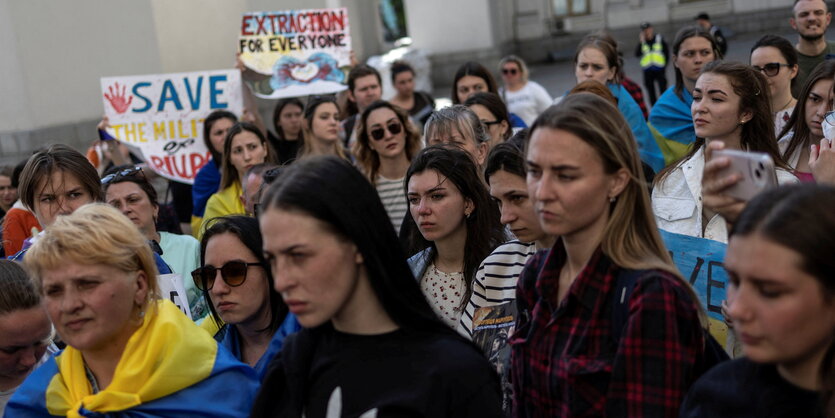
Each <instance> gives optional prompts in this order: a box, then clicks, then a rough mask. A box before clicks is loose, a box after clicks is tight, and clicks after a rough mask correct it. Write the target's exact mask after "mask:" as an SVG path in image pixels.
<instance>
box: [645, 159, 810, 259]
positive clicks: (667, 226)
mask: <svg viewBox="0 0 835 418" xmlns="http://www.w3.org/2000/svg"><path fill="white" fill-rule="evenodd" d="M704 167H705V155H704V146H702V147H701V148H700V149H699V150H698V151H696V153H695V154H693V156H692V157H690V158H689V159H687V160H686V161H684V162H682V163H680V164H679V165H678V166H676V167H675V168H674V169H673V170H672V171H671V172H670V173H669V174H668V175H667V177H665V178H664V180H663V181H661V182H660V183H658V184H656V185H655V187H654V188H653V190H652V210H653V212H654V213H655V222H656V223H657V224H658V227H659V228H661V229H663V230H665V231H669V232H674V233H676V234H683V235H689V236H691V237H698V238H707V239H712V240H714V241H719V242H724V243H727V242H728V224H727V222H725V219H724V218H722V217H721V216H720V215H718V214H717V215H714V216H713V217H712V218H710V220H709V221H708V223H707V226H705V227H703V226H702V173H703V171H704ZM797 181H798V180H797V178H796V177H795V176H794V175H793V174H792V173H790V172H788V171H785V170H782V169H777V183H778V184H781V185H783V184H791V183H797ZM702 231H704V233H702Z"/></svg>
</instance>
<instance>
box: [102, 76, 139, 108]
mask: <svg viewBox="0 0 835 418" xmlns="http://www.w3.org/2000/svg"><path fill="white" fill-rule="evenodd" d="M114 87H115V89H114ZM121 87H122V90H121V91H119V83H115V84H114V85H112V86H110V87H108V88H107V90H108V91H109V92H110V94H107V93H104V98H105V99H107V101H109V102H110V105H111V106H113V109H114V110H116V113H119V114H122V113H125V112H126V111H127V110H128V106H130V103H131V102H132V101H133V96H129V97H127V100H125V86H124V85H122V86H121Z"/></svg>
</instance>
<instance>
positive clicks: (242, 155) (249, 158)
mask: <svg viewBox="0 0 835 418" xmlns="http://www.w3.org/2000/svg"><path fill="white" fill-rule="evenodd" d="M273 153H274V151H273V149H272V147H271V146H270V145H269V143H268V142H267V138H266V137H265V136H264V134H263V133H262V132H261V130H260V129H259V128H258V127H257V126H255V125H254V124H251V123H248V122H239V123H237V124H235V125H234V126H232V127H231V128H229V132H228V133H227V134H226V140H225V141H224V143H223V162H222V163H221V172H222V174H223V175H222V177H221V182H220V191H218V192H217V193H215V194H214V195H212V197H210V198H209V202H208V203H206V213H205V215H204V216H203V226H201V228H200V230H199V231H198V232H197V236H198V237H201V236H202V234H203V229H205V225H206V223H207V222H208V221H210V220H212V219H214V218H217V217H220V216H227V215H245V214H246V207H245V206H244V203H243V200H242V199H241V196H242V192H243V189H242V188H241V182H242V181H243V179H244V174H246V171H247V170H249V169H250V168H251V167H253V166H255V165H258V164H261V163H264V162H268V163H275V156H274V155H273Z"/></svg>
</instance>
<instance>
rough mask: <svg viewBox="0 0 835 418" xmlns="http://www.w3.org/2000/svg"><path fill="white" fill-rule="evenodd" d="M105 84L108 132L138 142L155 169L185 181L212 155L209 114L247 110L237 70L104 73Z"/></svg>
mask: <svg viewBox="0 0 835 418" xmlns="http://www.w3.org/2000/svg"><path fill="white" fill-rule="evenodd" d="M101 89H102V100H103V104H104V111H105V115H107V116H108V118H110V126H111V128H110V129H109V132H110V133H111V134H112V135H113V136H114V137H116V138H117V139H118V140H120V141H122V142H125V143H126V144H128V145H133V146H135V147H137V148H139V149H140V150H141V151H142V154H143V156H144V157H145V160H146V161H147V162H148V165H149V166H150V167H151V168H152V169H153V170H154V171H155V172H157V173H158V174H160V175H162V176H164V177H166V178H168V179H171V180H175V181H179V182H182V183H186V184H192V183H193V182H194V175H195V174H196V173H197V170H199V169H200V167H202V166H203V165H204V164H206V163H207V162H208V161H209V158H211V154H210V153H209V150H207V149H206V146H205V144H204V143H203V120H204V119H205V118H206V116H208V115H209V114H210V113H211V112H212V111H215V110H218V109H223V110H228V111H230V112H232V113H234V114H236V115H240V114H241V113H242V111H243V98H242V95H241V73H240V72H239V71H238V70H218V71H201V72H194V73H174V74H156V75H143V76H128V77H103V78H102V79H101Z"/></svg>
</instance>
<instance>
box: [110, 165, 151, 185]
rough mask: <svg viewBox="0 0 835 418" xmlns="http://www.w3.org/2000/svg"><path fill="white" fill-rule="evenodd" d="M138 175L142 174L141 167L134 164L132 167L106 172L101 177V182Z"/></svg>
mask: <svg viewBox="0 0 835 418" xmlns="http://www.w3.org/2000/svg"><path fill="white" fill-rule="evenodd" d="M138 175H143V174H142V167H139V166H134V167H130V168H126V169H124V170H122V171H118V172H116V173H113V174H108V175H106V176H104V177H103V178H102V179H101V184H110V182H112V181H114V180H119V179H121V178H124V177H133V176H138Z"/></svg>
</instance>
